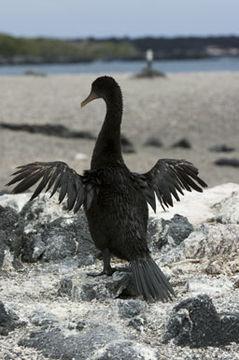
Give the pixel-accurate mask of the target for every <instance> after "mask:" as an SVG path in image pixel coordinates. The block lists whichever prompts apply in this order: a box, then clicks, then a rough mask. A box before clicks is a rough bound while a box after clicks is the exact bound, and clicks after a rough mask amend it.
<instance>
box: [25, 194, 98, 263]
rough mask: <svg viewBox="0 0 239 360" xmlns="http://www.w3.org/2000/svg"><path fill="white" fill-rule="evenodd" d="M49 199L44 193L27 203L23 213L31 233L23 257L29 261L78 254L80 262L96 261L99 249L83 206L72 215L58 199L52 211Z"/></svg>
mask: <svg viewBox="0 0 239 360" xmlns="http://www.w3.org/2000/svg"><path fill="white" fill-rule="evenodd" d="M47 201H49V199H48V196H47V195H43V196H42V197H40V198H38V199H36V200H35V201H33V202H31V203H28V204H26V205H25V206H24V208H23V209H22V211H21V213H20V216H21V217H22V218H23V219H24V223H25V231H26V232H27V234H29V235H28V236H27V237H28V240H26V241H25V243H24V248H23V251H22V259H23V260H24V261H29V262H35V261H37V260H39V259H41V260H43V261H50V260H53V261H55V260H59V259H63V258H66V257H68V256H73V255H76V256H77V258H78V260H79V265H80V266H81V265H91V264H93V263H94V261H95V259H96V258H98V257H99V256H100V251H99V250H97V249H96V247H95V245H94V242H93V240H92V238H91V235H90V232H89V229H88V224H87V220H86V217H85V214H84V212H83V211H82V210H81V211H78V213H77V214H76V215H72V216H70V214H69V213H65V212H64V209H62V208H61V207H60V206H59V205H58V204H57V203H56V202H54V203H52V207H51V209H52V210H51V211H49V208H50V207H47V206H46V202H47ZM54 219H55V220H54ZM52 220H53V221H52Z"/></svg>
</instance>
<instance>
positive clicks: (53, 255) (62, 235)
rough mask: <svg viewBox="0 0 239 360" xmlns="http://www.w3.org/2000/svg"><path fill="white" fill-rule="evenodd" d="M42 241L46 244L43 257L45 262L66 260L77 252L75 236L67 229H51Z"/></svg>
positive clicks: (44, 234) (43, 235) (47, 230)
mask: <svg viewBox="0 0 239 360" xmlns="http://www.w3.org/2000/svg"><path fill="white" fill-rule="evenodd" d="M42 240H43V242H44V243H45V244H46V248H45V251H44V253H43V255H42V259H43V260H44V261H51V260H53V261H54V260H59V259H64V258H66V257H67V256H73V255H74V254H75V252H76V243H75V240H74V235H73V234H71V233H70V232H69V231H67V230H65V229H62V228H58V227H49V228H48V229H46V230H45V231H44V232H43V234H42Z"/></svg>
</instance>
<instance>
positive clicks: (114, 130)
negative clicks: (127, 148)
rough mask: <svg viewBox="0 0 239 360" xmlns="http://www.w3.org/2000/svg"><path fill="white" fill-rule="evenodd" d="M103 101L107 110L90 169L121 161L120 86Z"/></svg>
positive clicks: (121, 107) (121, 104) (121, 103)
mask: <svg viewBox="0 0 239 360" xmlns="http://www.w3.org/2000/svg"><path fill="white" fill-rule="evenodd" d="M105 103H106V109H107V111H106V116H105V120H104V123H103V126H102V128H101V131H100V133H99V135H98V138H97V141H96V144H95V148H94V151H93V156H92V160H91V168H92V169H96V168H102V167H105V166H110V165H114V164H118V163H123V158H122V153H121V141H120V127H121V119H122V113H123V100H122V94H121V91H120V88H116V89H115V91H114V92H113V93H112V94H111V95H110V96H109V97H108V98H107V99H106V100H105Z"/></svg>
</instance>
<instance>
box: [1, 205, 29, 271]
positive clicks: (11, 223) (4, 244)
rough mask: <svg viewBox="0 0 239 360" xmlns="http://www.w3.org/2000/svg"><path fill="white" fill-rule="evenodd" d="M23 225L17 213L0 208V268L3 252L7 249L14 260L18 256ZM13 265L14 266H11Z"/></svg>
mask: <svg viewBox="0 0 239 360" xmlns="http://www.w3.org/2000/svg"><path fill="white" fill-rule="evenodd" d="M22 233H23V224H22V222H21V221H19V216H18V214H17V212H16V211H15V210H14V209H12V208H10V207H6V208H4V207H2V206H0V250H1V254H0V268H1V266H2V264H3V261H4V250H6V249H9V250H10V251H11V252H12V254H13V256H14V260H15V259H16V258H17V257H18V256H19V255H20V251H21V247H22V241H23V236H22ZM13 265H14V264H13Z"/></svg>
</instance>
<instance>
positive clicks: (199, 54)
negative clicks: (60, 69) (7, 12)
mask: <svg viewBox="0 0 239 360" xmlns="http://www.w3.org/2000/svg"><path fill="white" fill-rule="evenodd" d="M147 49H151V50H152V51H153V53H154V59H155V60H156V61H159V60H162V61H163V60H190V59H204V58H211V57H225V56H228V57H239V36H209V37H174V38H165V37H142V38H135V39H132V38H128V37H124V38H102V39H96V38H86V39H82V38H81V39H69V40H64V39H54V38H23V37H14V36H11V35H6V34H1V33H0V65H23V64H29V65H34V64H66V63H72V64H74V63H90V62H93V61H96V60H101V61H108V62H109V61H142V60H144V59H145V52H146V50H147Z"/></svg>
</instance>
